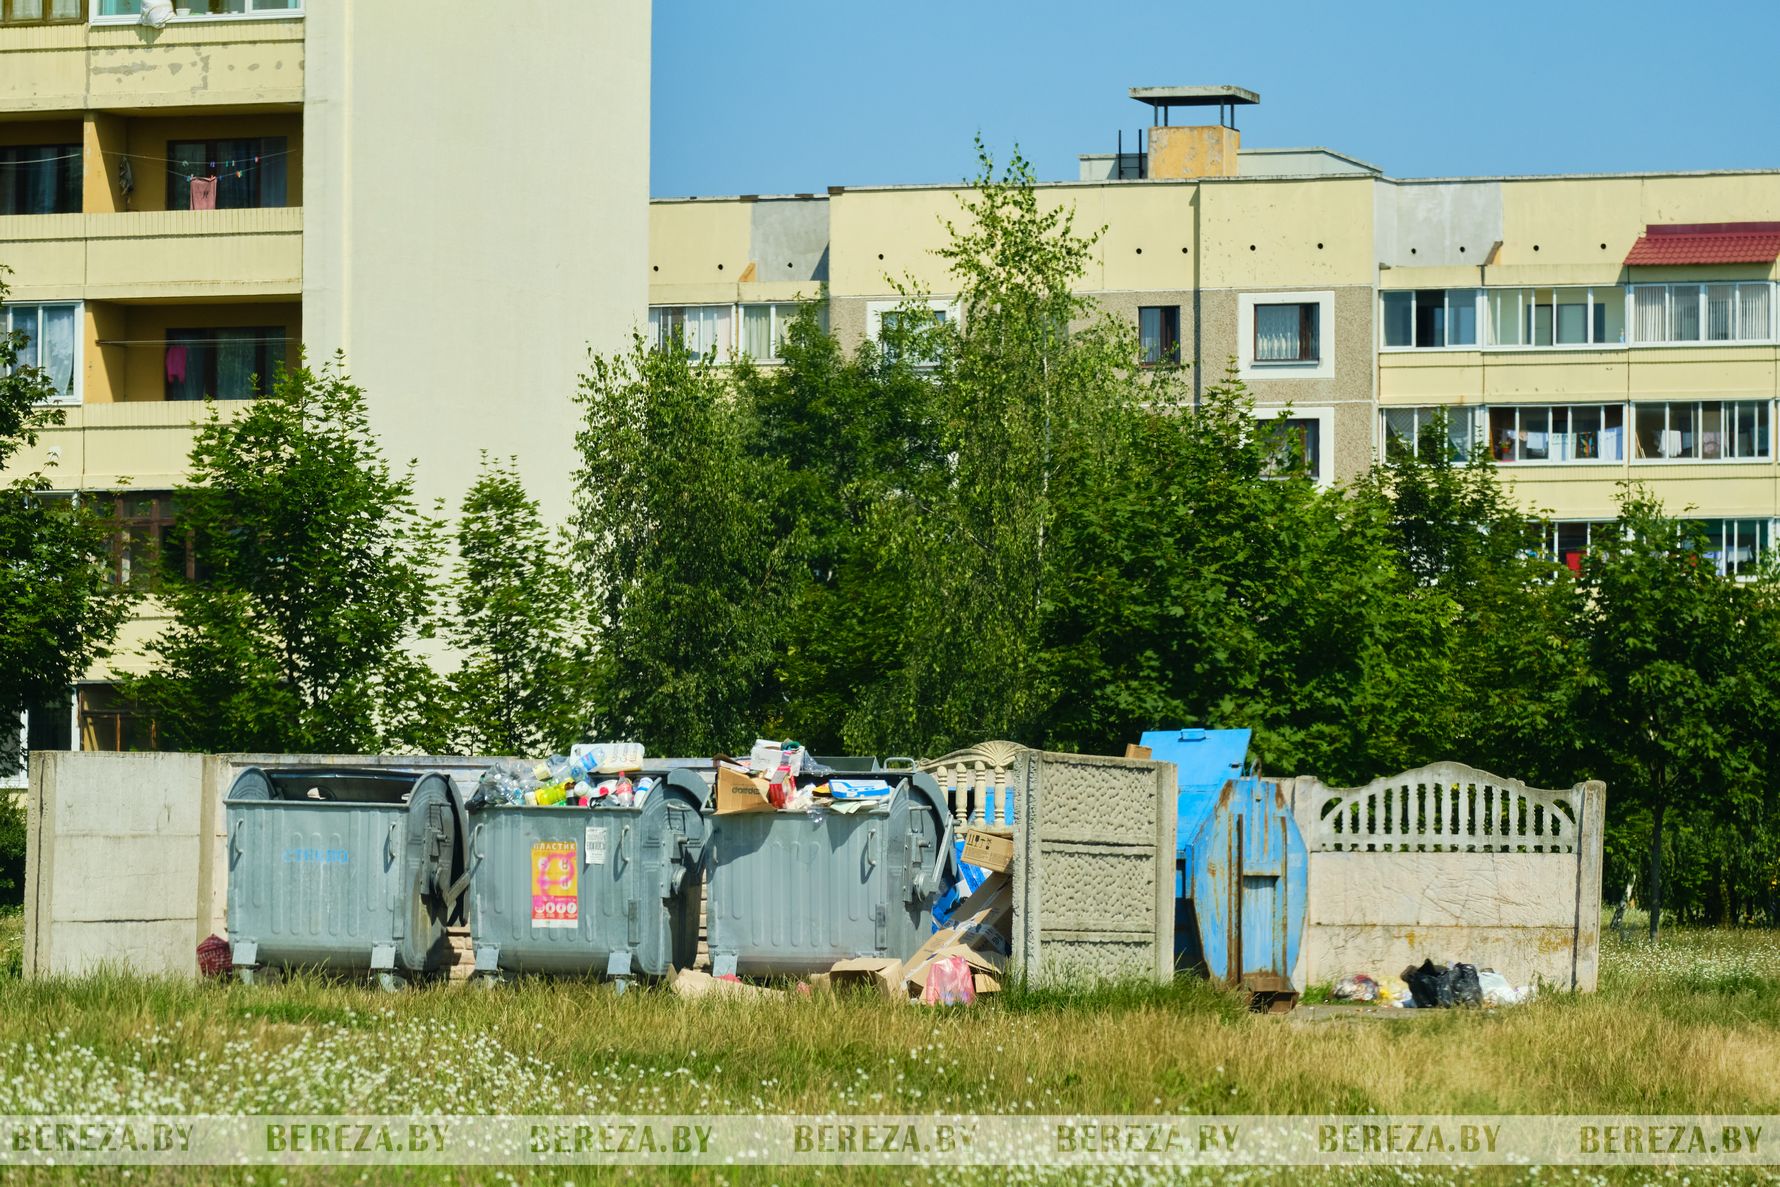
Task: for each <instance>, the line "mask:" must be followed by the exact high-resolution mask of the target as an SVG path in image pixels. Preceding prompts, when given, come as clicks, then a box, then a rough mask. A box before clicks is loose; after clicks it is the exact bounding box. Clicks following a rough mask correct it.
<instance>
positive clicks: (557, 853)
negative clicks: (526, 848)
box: [532, 841, 581, 927]
mask: <svg viewBox="0 0 1780 1187" xmlns="http://www.w3.org/2000/svg"><path fill="white" fill-rule="evenodd" d="M580 869H581V862H580V860H579V859H578V855H577V854H576V853H575V842H573V841H537V842H534V843H533V844H532V926H533V927H578V926H580V923H581V889H580V886H579V884H578V878H579V876H580Z"/></svg>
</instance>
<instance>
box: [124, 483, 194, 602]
mask: <svg viewBox="0 0 1780 1187" xmlns="http://www.w3.org/2000/svg"><path fill="white" fill-rule="evenodd" d="M100 497H109V498H110V500H111V513H112V515H111V520H112V531H111V541H110V548H111V562H110V567H109V569H108V571H107V573H106V578H107V580H109V581H110V582H111V584H112V585H114V586H116V587H117V588H119V589H133V590H136V591H138V592H141V593H148V594H153V593H157V592H158V591H159V590H160V588H161V577H162V568H161V565H162V561H163V559H164V556H165V551H166V541H167V538H168V536H169V534H170V533H172V532H173V531H174V530H175V529H177V528H178V527H179V522H180V518H179V507H178V505H177V501H178V494H177V493H176V492H174V491H170V490H146V491H132V490H120V491H111V492H108V494H107V495H105V496H100ZM145 499H146V500H150V501H152V502H153V504H154V506H153V509H152V510H151V511H150V512H149V513H148V514H147V515H140V514H127V513H126V511H127V510H129V509H130V504H133V503H140V502H142V501H143V500H145ZM145 529H146V531H147V533H148V535H147V537H146V539H145V541H144V542H145V543H146V545H147V552H148V555H147V556H146V557H144V558H142V560H141V563H140V564H138V561H137V558H136V557H135V555H134V553H133V552H132V554H131V555H130V557H129V564H130V573H129V575H128V576H127V577H126V576H125V574H124V564H125V543H126V542H125V534H126V533H127V532H131V531H138V532H140V531H143V530H145ZM181 534H183V536H184V541H183V543H184V546H185V574H184V576H185V579H186V580H187V581H196V580H197V578H198V557H197V549H196V548H195V547H193V545H194V542H195V541H194V539H193V536H192V532H191V529H189V528H187V529H184V531H183V532H182V533H181Z"/></svg>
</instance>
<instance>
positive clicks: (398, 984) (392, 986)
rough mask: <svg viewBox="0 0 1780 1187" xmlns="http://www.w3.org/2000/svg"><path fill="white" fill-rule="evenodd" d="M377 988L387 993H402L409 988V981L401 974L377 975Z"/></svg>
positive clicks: (384, 973)
mask: <svg viewBox="0 0 1780 1187" xmlns="http://www.w3.org/2000/svg"><path fill="white" fill-rule="evenodd" d="M377 988H379V989H381V990H383V992H385V993H400V992H402V990H404V989H406V988H408V979H407V978H406V977H404V976H402V975H401V974H400V973H391V972H382V973H378V974H377Z"/></svg>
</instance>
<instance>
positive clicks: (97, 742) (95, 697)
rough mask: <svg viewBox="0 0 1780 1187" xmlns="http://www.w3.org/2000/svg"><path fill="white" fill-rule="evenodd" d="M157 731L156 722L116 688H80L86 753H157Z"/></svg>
mask: <svg viewBox="0 0 1780 1187" xmlns="http://www.w3.org/2000/svg"><path fill="white" fill-rule="evenodd" d="M157 732H158V731H157V730H156V729H155V723H154V721H153V720H152V719H150V718H148V717H146V716H144V715H143V714H142V713H141V712H140V711H139V710H138V709H137V707H136V704H135V702H133V701H130V700H128V699H126V698H125V697H124V695H123V694H122V693H121V692H119V691H118V690H117V688H116V687H114V686H113V685H110V684H83V685H81V686H80V748H81V749H82V750H157V749H159V748H160V747H159V745H158V742H159V738H158V737H157Z"/></svg>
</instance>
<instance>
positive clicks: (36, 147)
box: [0, 0, 85, 218]
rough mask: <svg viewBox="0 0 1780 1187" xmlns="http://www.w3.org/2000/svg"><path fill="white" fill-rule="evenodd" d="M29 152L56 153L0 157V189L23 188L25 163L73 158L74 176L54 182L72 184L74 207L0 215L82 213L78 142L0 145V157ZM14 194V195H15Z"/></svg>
mask: <svg viewBox="0 0 1780 1187" xmlns="http://www.w3.org/2000/svg"><path fill="white" fill-rule="evenodd" d="M3 2H4V0H0V3H3ZM31 151H39V152H43V151H48V152H52V153H55V154H57V155H55V156H52V157H51V158H50V159H49V160H48V161H5V160H0V188H13V189H19V190H22V189H23V188H24V179H25V175H26V170H25V166H27V165H43V164H52V163H56V162H61V161H73V162H74V169H73V177H71V178H58V179H57V182H56V188H57V190H61V189H62V182H63V181H69V182H71V183H72V184H71V185H70V186H69V187H68V189H69V191H70V193H71V195H72V197H73V199H74V208H73V209H72V210H20V211H15V212H14V213H12V214H6V213H3V212H0V218H27V217H32V216H36V215H45V214H79V213H81V211H82V208H83V207H84V206H85V200H84V199H85V195H84V194H83V192H82V190H83V188H84V182H83V180H82V178H83V172H82V171H83V169H84V167H85V161H84V160H83V159H82V158H83V156H84V153H83V152H82V150H81V146H80V145H79V144H7V145H0V156H3V155H5V154H8V153H21V152H31ZM58 196H61V195H60V194H58ZM15 197H16V195H15Z"/></svg>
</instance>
